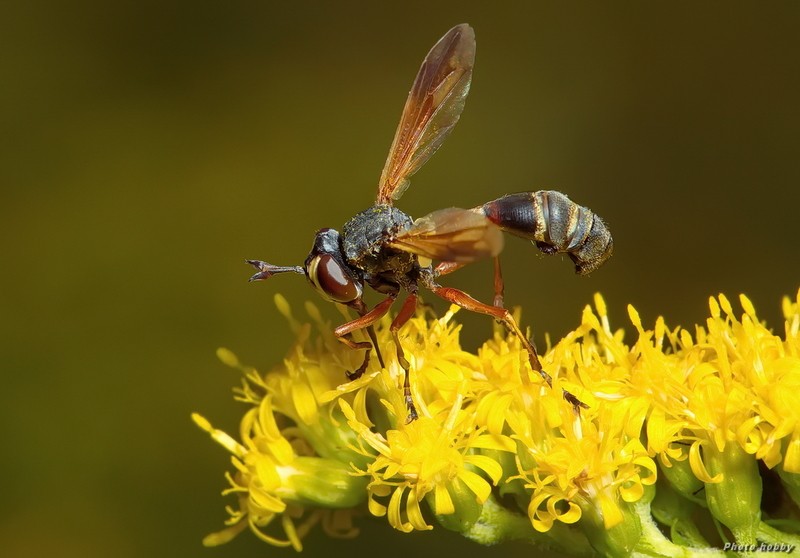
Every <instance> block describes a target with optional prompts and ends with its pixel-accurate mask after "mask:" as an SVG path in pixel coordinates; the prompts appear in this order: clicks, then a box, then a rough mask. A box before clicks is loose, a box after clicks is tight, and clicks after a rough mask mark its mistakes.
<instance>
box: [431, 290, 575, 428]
mask: <svg viewBox="0 0 800 558" xmlns="http://www.w3.org/2000/svg"><path fill="white" fill-rule="evenodd" d="M428 288H430V289H431V290H432V291H433V293H434V294H435V295H437V296H440V297H442V298H443V299H445V300H447V301H450V302H452V303H453V304H456V305H458V306H460V307H461V308H464V309H465V310H469V311H471V312H477V313H479V314H486V315H487V316H491V317H493V318H494V319H496V320H498V321H500V322H502V323H503V324H504V325H505V326H506V327H507V328H508V329H509V330H510V331H512V332H513V333H514V334H515V335H516V336H517V337H518V338H519V340H520V341H521V342H522V344H523V345H524V346H525V348H526V349H527V351H528V361H529V362H530V365H531V368H532V369H533V370H535V371H536V372H538V373H539V375H540V376H541V377H542V379H543V380H544V381H545V382H547V385H548V386H551V387H552V386H553V379H552V378H551V377H550V374H548V373H547V372H545V371H544V370H543V369H542V363H541V361H540V360H539V355H538V354H537V353H536V347H534V346H533V343H531V342H530V340H529V339H528V338H527V337H526V336H525V334H523V333H522V330H521V329H520V328H519V326H518V325H517V322H516V320H514V317H513V316H512V315H511V312H509V311H508V310H506V309H505V308H502V307H497V306H490V305H489V304H484V303H483V302H480V301H478V300H475V299H474V298H472V297H471V296H469V295H468V294H467V293H465V292H464V291H461V290H458V289H454V288H452V287H442V286H439V285H436V284H432V285H428ZM563 392H564V394H563V395H564V399H566V400H567V401H568V402H569V403H571V404H572V406H573V407H574V408H575V411H576V412H579V411H580V409H581V407H582V408H584V409H588V408H589V407H588V405H586V404H585V403H583V402H582V401H581V400H580V399H578V398H577V397H575V396H574V395H573V394H572V393H570V392H568V391H567V390H563Z"/></svg>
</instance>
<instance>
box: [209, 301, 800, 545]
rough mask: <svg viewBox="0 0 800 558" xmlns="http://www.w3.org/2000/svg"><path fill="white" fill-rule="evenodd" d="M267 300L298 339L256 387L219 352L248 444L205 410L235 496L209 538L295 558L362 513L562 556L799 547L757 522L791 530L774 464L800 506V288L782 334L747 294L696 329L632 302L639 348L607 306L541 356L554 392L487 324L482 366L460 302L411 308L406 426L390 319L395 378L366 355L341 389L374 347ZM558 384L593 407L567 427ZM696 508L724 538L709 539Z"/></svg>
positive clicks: (569, 411) (387, 354) (402, 526)
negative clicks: (249, 536)
mask: <svg viewBox="0 0 800 558" xmlns="http://www.w3.org/2000/svg"><path fill="white" fill-rule="evenodd" d="M276 303H277V305H278V308H279V310H280V311H281V313H282V314H283V315H284V316H285V317H286V319H287V320H288V321H289V324H290V327H291V328H292V330H293V331H294V332H295V334H296V337H297V341H296V343H295V344H294V345H293V346H292V348H291V349H290V350H289V352H288V354H287V356H286V358H285V359H284V361H283V363H282V364H281V365H280V366H278V367H276V368H275V369H273V370H271V371H270V372H268V373H266V374H262V373H259V372H257V371H256V370H255V369H252V368H249V367H245V366H242V365H241V364H240V363H239V362H238V359H237V358H236V357H235V356H233V355H232V353H230V352H228V351H224V350H222V351H220V358H221V359H222V360H223V361H225V362H226V363H227V364H229V365H231V366H234V367H236V368H239V369H240V370H241V371H242V373H243V376H244V380H243V383H242V386H241V387H240V388H239V389H238V390H237V391H236V394H237V398H238V399H239V400H241V401H243V402H245V403H246V404H247V405H248V406H249V410H248V411H247V412H246V413H245V415H244V418H243V420H242V425H241V428H240V433H239V440H238V441H237V440H234V438H232V437H230V436H228V435H227V434H224V433H222V432H220V431H218V430H215V429H213V428H212V427H211V425H210V424H209V423H208V422H207V421H206V420H205V419H203V418H202V417H199V416H195V421H196V422H197V423H198V425H200V426H201V427H202V428H203V429H205V430H206V431H208V432H209V433H211V435H212V437H213V438H214V439H215V440H216V441H217V442H219V443H220V444H221V445H223V446H224V447H225V448H226V449H227V450H228V451H229V452H230V453H232V454H233V465H234V470H235V472H234V474H232V475H229V476H228V480H229V483H230V485H231V487H230V488H229V489H228V490H227V491H226V492H227V493H236V494H238V495H239V507H238V508H237V509H233V508H231V509H229V513H230V515H231V519H230V520H229V522H228V525H229V527H228V529H226V530H225V531H223V532H221V533H218V534H216V535H212V536H210V537H209V538H207V540H206V543H207V544H218V543H221V542H225V541H226V540H228V539H229V538H230V537H232V536H233V535H234V534H236V533H238V532H239V531H241V530H242V529H244V528H246V527H247V526H250V528H251V529H252V530H253V531H254V532H256V533H257V534H258V535H259V536H261V537H262V538H263V539H264V540H266V541H268V542H270V543H272V544H276V545H291V546H293V547H294V548H296V549H298V550H299V549H300V548H301V539H302V537H303V535H304V534H305V533H306V532H307V531H308V530H309V529H310V528H311V526H313V525H315V524H317V523H321V524H322V526H323V528H325V530H326V531H327V532H329V533H330V534H332V535H335V536H346V537H349V536H354V535H355V534H356V533H357V530H356V529H355V527H354V526H353V523H352V519H353V517H354V516H355V515H356V514H358V513H361V512H362V511H368V512H369V513H371V514H372V515H374V516H378V517H384V516H385V517H386V518H387V519H388V521H389V523H390V525H392V526H393V527H394V528H395V529H397V530H399V531H403V532H410V531H413V530H428V529H431V528H432V522H431V519H435V520H436V521H437V522H438V523H440V524H441V525H443V526H445V527H446V528H448V529H453V530H456V531H458V532H461V533H463V534H464V535H465V536H467V537H470V538H472V539H474V540H477V541H480V542H482V543H484V544H492V543H497V542H500V541H502V540H506V539H509V538H524V539H527V540H530V541H533V542H540V543H542V544H543V545H545V546H547V547H548V548H558V549H560V550H562V551H563V552H566V553H586V552H590V551H591V550H590V549H592V548H593V549H594V552H598V553H601V554H628V553H631V552H641V553H646V554H649V555H665V556H666V555H669V556H674V555H691V553H692V552H693V550H692V549H693V548H695V549H696V548H703V547H704V548H706V549H707V550H708V547H712V546H718V547H721V546H722V544H723V543H724V542H731V541H735V543H736V544H741V545H750V544H755V543H756V542H758V541H775V542H781V543H786V544H800V539H798V540H795V538H794V535H790V534H787V533H780V532H777V531H776V530H775V529H774V528H773V527H771V526H770V525H768V524H767V523H766V522H765V518H764V517H762V516H763V515H764V514H765V513H766V514H768V515H769V514H773V515H772V516H770V517H769V519H771V520H772V519H780V520H781V521H783V522H784V524H785V523H786V522H787V521H789V522H794V521H796V520H797V517H795V515H794V512H791V511H790V512H787V513H788V515H784V516H775V515H774V514H775V512H774V510H769V511H765V512H763V513H762V511H761V497H762V479H761V473H760V472H759V467H758V464H759V462H760V463H762V464H763V466H765V467H766V468H768V469H774V470H776V472H777V473H778V478H779V479H780V482H781V483H782V484H783V487H784V489H785V491H786V493H787V495H788V497H789V498H791V499H792V500H794V501H795V502H796V503H797V502H800V480H798V479H800V477H799V476H798V473H800V422H799V421H798V416H800V389H798V388H800V293H798V297H797V299H796V300H795V301H789V299H785V300H784V303H783V310H784V315H785V318H786V325H785V331H784V335H783V336H782V337H781V336H778V335H776V334H775V333H773V332H772V331H770V330H769V329H767V327H766V326H765V325H764V324H762V323H761V322H760V321H759V320H758V318H757V316H756V312H755V309H754V307H753V305H752V303H751V302H750V301H749V299H747V298H746V297H744V296H742V297H740V299H739V303H740V305H741V307H742V310H743V312H742V313H741V314H740V315H737V313H736V312H735V311H734V309H733V306H732V305H731V303H730V302H729V300H728V299H727V298H726V297H724V296H723V295H720V296H718V297H716V298H712V299H710V302H709V307H710V317H709V318H708V320H707V321H706V323H705V324H704V325H703V326H697V327H695V328H694V330H693V331H692V332H690V331H689V330H687V329H684V328H681V327H674V328H669V327H668V326H667V325H666V321H665V320H664V319H663V318H660V317H659V318H658V319H656V321H655V323H654V326H653V327H652V329H648V328H647V327H646V326H645V325H644V324H643V322H642V320H641V318H640V317H639V315H638V313H637V312H636V310H635V309H634V308H633V307H629V308H628V314H629V318H630V321H631V323H632V324H633V329H634V330H635V332H636V334H637V335H636V339H635V341H633V342H632V344H627V343H626V340H625V332H624V331H623V330H622V329H612V327H611V320H610V319H609V316H608V312H607V309H606V305H605V302H604V300H603V299H602V297H600V296H599V295H597V296H596V297H595V301H594V303H595V304H594V308H592V307H589V306H587V307H586V308H585V309H584V311H583V314H582V317H581V322H580V324H579V325H578V327H577V328H576V329H575V330H574V331H572V332H570V333H568V334H567V335H566V336H564V338H563V339H561V340H560V341H558V342H557V343H556V344H555V345H554V346H552V347H550V348H549V349H548V350H547V351H546V352H545V353H544V354H543V355H542V363H543V366H544V369H545V370H546V371H547V372H548V373H549V374H550V375H551V376H552V377H553V387H549V386H547V385H546V384H545V383H544V382H542V381H541V378H540V377H539V375H538V374H537V373H534V372H532V371H531V370H530V367H529V364H528V355H527V352H526V349H525V348H524V347H523V346H522V345H521V344H520V342H519V340H518V339H517V338H516V337H515V336H513V335H510V334H508V333H507V332H505V331H504V330H501V329H499V328H495V332H494V335H493V336H492V337H491V338H490V339H489V340H488V341H486V342H485V343H484V344H483V345H482V346H481V347H480V348H479V349H478V350H477V352H476V353H471V352H468V351H465V350H463V349H462V348H461V346H460V342H459V333H460V326H459V325H458V324H457V323H456V321H455V320H454V316H455V315H456V313H457V308H455V307H453V308H451V309H450V310H449V311H448V312H447V313H446V314H445V315H444V316H442V317H441V318H431V317H429V315H427V314H426V313H427V312H428V311H427V310H420V312H419V313H418V315H417V316H416V317H414V318H412V319H411V320H410V321H409V322H408V324H407V325H406V326H405V327H404V328H403V329H402V330H401V332H400V342H401V344H402V346H403V350H404V352H405V354H406V356H407V358H408V360H409V362H410V363H411V380H412V395H413V397H414V401H415V403H416V405H417V407H418V410H419V415H420V417H419V419H418V420H416V421H414V422H411V423H406V414H407V410H406V405H405V402H404V400H403V395H402V389H401V385H402V381H403V369H402V367H401V366H400V364H399V363H398V361H397V357H396V351H395V350H394V347H393V341H392V337H391V335H390V332H389V331H388V330H389V328H388V325H389V323H390V318H389V317H387V318H385V319H384V320H383V321H382V322H381V323H380V324H378V326H377V328H376V330H377V337H378V344H379V347H380V348H381V349H382V354H383V358H384V362H385V367H383V368H381V367H380V366H379V364H378V362H377V359H375V358H373V359H372V361H371V363H370V366H369V368H368V369H367V371H366V373H365V374H363V375H362V377H361V378H359V379H357V380H355V381H347V379H346V377H345V373H346V372H347V371H351V370H354V369H356V368H357V367H358V366H359V365H360V363H361V359H362V358H363V352H361V351H353V350H351V349H349V348H348V347H346V346H345V345H343V344H341V343H340V342H338V340H337V339H336V338H335V336H334V335H333V334H332V328H331V325H330V324H328V323H326V322H325V321H324V320H323V319H322V318H321V316H320V314H319V311H318V310H317V309H316V307H314V306H313V305H310V304H309V305H306V312H307V313H308V315H309V316H310V318H311V322H313V323H314V327H312V325H310V324H308V323H302V322H301V321H299V320H297V319H296V318H294V317H293V315H292V313H291V311H290V309H289V305H288V304H287V303H286V301H285V300H284V299H283V298H282V297H276ZM562 388H563V389H566V390H568V391H570V392H571V393H574V394H576V395H577V396H578V398H579V399H581V401H583V402H585V403H587V405H588V408H586V409H582V410H581V411H580V413H576V411H575V409H574V408H573V407H572V405H571V404H570V403H569V402H567V401H565V400H564V399H563V397H562ZM657 480H658V484H656V481H657ZM501 501H502V504H501ZM703 514H705V515H707V516H708V517H709V524H712V523H711V522H712V521H716V522H718V524H720V525H722V526H724V529H725V530H723V531H720V532H719V533H717V532H713V531H711V532H708V531H707V530H706V531H704V530H703V529H701V528H700V527H698V526H697V525H698V522H697V517H698V516H701V515H703ZM658 524H660V528H659V526H658ZM526 526H527V527H526ZM664 532H669V533H671V539H670V538H669V537H667V536H665V535H664V534H663V533H664ZM720 533H721V535H720ZM720 536H722V538H720ZM729 548H730V547H729Z"/></svg>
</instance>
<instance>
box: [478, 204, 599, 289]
mask: <svg viewBox="0 0 800 558" xmlns="http://www.w3.org/2000/svg"><path fill="white" fill-rule="evenodd" d="M475 211H480V212H481V213H483V214H484V215H486V217H487V218H488V219H489V220H490V221H492V222H493V223H494V224H495V225H497V226H498V227H500V228H501V229H503V230H504V231H506V232H508V233H511V234H513V235H515V236H519V237H521V238H525V239H528V240H530V241H532V242H533V243H534V244H535V245H536V247H537V248H539V250H541V251H542V252H544V253H545V254H555V253H557V252H563V253H566V254H568V255H569V257H570V259H571V260H572V261H573V263H575V272H576V273H579V274H581V275H586V274H587V273H591V272H592V271H594V270H595V269H597V268H598V267H600V265H602V264H603V262H605V261H606V260H607V259H608V258H609V256H611V252H612V251H613V248H614V241H613V239H612V238H611V233H610V232H609V230H608V228H607V227H606V225H605V223H603V220H602V219H600V217H598V216H597V215H595V214H594V213H592V211H591V210H590V209H588V208H586V207H583V206H582V205H578V204H576V203H575V202H573V201H572V200H570V199H569V198H568V197H567V196H565V195H564V194H562V193H561V192H556V191H555V190H539V191H538V192H521V193H518V194H509V195H507V196H503V197H502V198H498V199H496V200H493V201H490V202H488V203H485V204H483V205H482V206H480V207H476V208H475Z"/></svg>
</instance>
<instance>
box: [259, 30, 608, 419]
mask: <svg viewBox="0 0 800 558" xmlns="http://www.w3.org/2000/svg"><path fill="white" fill-rule="evenodd" d="M474 59H475V34H474V32H473V30H472V28H471V27H470V26H469V25H467V24H461V25H457V26H456V27H453V28H452V29H451V30H450V31H448V32H447V33H446V34H445V35H444V37H442V38H441V39H440V40H439V42H437V43H436V44H435V45H434V46H433V48H432V49H431V51H430V52H429V53H428V55H427V56H426V57H425V60H424V61H423V62H422V67H421V68H420V69H419V73H418V74H417V77H416V79H415V80H414V85H413V86H412V88H411V91H410V93H409V95H408V99H407V100H406V104H405V108H404V109H403V115H402V117H401V118H400V124H399V126H398V127H397V132H396V133H395V136H394V141H393V142H392V147H391V149H390V150H389V157H388V158H387V160H386V165H385V166H384V168H383V173H382V174H381V178H380V183H379V186H378V197H377V199H376V200H375V205H373V206H372V207H370V208H369V209H366V210H364V211H362V212H361V213H358V214H357V215H356V216H355V217H353V218H352V219H350V220H349V221H348V222H347V223H345V225H344V226H343V227H342V229H341V232H339V231H337V230H335V229H321V230H319V231H318V232H317V235H316V237H315V239H314V246H313V247H312V249H311V253H310V254H309V255H308V257H307V258H306V261H305V263H304V265H302V266H290V267H280V266H274V265H271V264H268V263H266V262H263V261H258V260H247V262H248V263H249V264H251V265H253V266H254V267H256V268H257V269H258V273H256V274H255V275H253V276H252V277H251V281H259V280H262V279H267V278H269V277H271V276H273V275H274V274H276V273H283V272H289V271H291V272H295V273H300V274H303V275H305V276H306V278H307V279H308V280H309V282H310V283H311V284H312V285H313V286H314V288H315V289H316V290H317V291H318V292H319V293H320V294H321V295H322V296H323V297H324V298H326V299H328V300H330V301H333V302H336V303H339V304H343V305H345V306H348V307H350V308H352V309H353V310H355V312H357V313H358V315H359V317H358V318H356V319H355V320H353V321H350V322H347V323H345V324H343V325H340V326H339V327H337V328H336V330H335V334H336V337H337V338H338V339H339V340H340V341H341V342H342V343H344V344H346V345H347V346H349V347H351V348H353V349H364V350H365V355H364V361H363V363H362V364H361V366H360V367H359V368H358V369H357V370H355V371H353V372H348V373H347V377H348V379H350V380H353V379H355V378H358V377H359V376H361V375H362V374H363V373H364V371H365V370H366V369H367V365H368V364H369V360H370V351H371V349H372V348H373V347H374V348H375V350H376V353H377V356H378V359H379V361H380V363H381V366H383V358H382V356H381V353H380V349H379V348H378V346H377V343H376V336H375V332H374V329H373V324H374V323H375V322H376V321H377V320H379V319H380V318H381V317H382V316H383V315H384V314H386V313H387V312H388V311H389V308H390V307H391V306H392V304H393V303H394V301H395V299H397V298H398V296H400V293H406V295H405V300H404V302H403V304H402V306H401V308H400V311H399V312H398V313H397V315H396V316H395V318H394V320H393V321H392V324H391V327H390V331H391V333H392V335H393V337H394V344H395V348H396V350H397V359H398V361H399V363H400V365H401V366H402V367H403V369H404V370H405V381H404V383H403V393H404V397H405V402H406V405H407V406H408V420H409V422H410V421H413V420H414V419H416V418H417V410H416V407H415V406H414V401H413V399H412V396H411V388H410V382H409V363H408V361H407V360H406V358H405V356H404V354H403V348H402V346H401V345H400V340H399V339H398V331H399V330H400V328H401V327H403V324H405V323H406V322H407V321H408V320H409V318H411V316H412V315H414V312H415V309H416V307H417V304H418V303H419V299H418V292H419V289H420V287H422V288H425V289H427V290H429V291H431V292H433V293H434V294H435V295H437V296H439V297H441V298H443V299H445V300H447V301H449V302H451V303H453V304H456V305H458V306H460V307H462V308H464V309H466V310H470V311H472V312H478V313H481V314H486V315H489V316H491V317H493V318H494V319H495V320H497V321H499V322H501V323H503V324H504V325H505V326H506V327H507V328H508V329H509V331H511V332H513V333H514V334H515V335H516V336H517V337H519V339H520V341H521V342H522V344H523V345H524V346H525V347H526V349H527V352H528V357H529V362H530V365H531V368H532V369H533V370H535V371H536V372H538V373H539V374H540V375H541V376H542V378H543V379H544V380H545V381H546V382H547V383H548V384H549V385H551V386H552V380H551V378H550V376H549V375H548V374H547V373H546V372H545V371H544V370H543V369H542V365H541V363H540V362H539V357H538V356H537V354H536V349H535V348H534V346H533V344H532V343H531V342H530V340H529V339H528V338H527V337H526V336H525V335H524V334H523V332H522V330H521V329H520V328H519V326H518V325H517V323H516V321H515V320H514V318H513V317H512V315H511V313H510V312H509V311H508V310H507V309H506V308H504V306H503V279H502V275H501V272H500V264H499V260H498V254H500V251H501V250H502V248H503V235H502V231H505V232H508V233H511V234H513V235H515V236H519V237H522V238H525V239H528V240H531V241H532V242H533V243H534V244H535V245H536V247H537V248H539V249H540V250H541V251H542V252H544V253H545V254H555V253H566V254H567V255H568V256H569V257H570V258H571V259H572V261H573V262H574V264H575V271H576V272H577V273H579V274H581V275H583V274H587V273H590V272H592V271H594V270H595V269H597V268H598V267H599V266H600V265H601V264H602V263H603V262H604V261H605V260H606V259H608V257H609V256H610V255H611V252H612V249H613V241H612V239H611V234H610V233H609V231H608V229H607V228H606V226H605V224H604V223H603V221H602V220H601V219H600V217H598V216H597V215H595V214H594V213H592V212H591V211H590V210H589V209H587V208H585V207H582V206H580V205H577V204H576V203H574V202H572V201H570V200H569V198H567V196H565V195H564V194H562V193H560V192H556V191H538V192H522V193H518V194H510V195H507V196H503V197H501V198H498V199H496V200H493V201H490V202H488V203H485V204H483V205H481V206H478V207H475V208H472V209H459V208H455V207H451V208H448V209H441V210H439V211H434V212H433V213H431V214H429V215H426V216H425V217H422V218H420V219H417V220H414V219H412V218H411V217H409V216H408V215H406V214H405V213H403V212H402V211H400V210H399V209H397V208H396V207H394V202H395V200H397V199H399V198H400V196H401V195H402V194H403V192H404V191H405V190H406V188H407V187H408V184H409V178H410V177H411V176H412V175H413V174H414V173H415V172H416V171H417V170H419V168H420V167H421V166H422V165H423V164H425V162H426V161H427V160H428V159H429V158H430V157H431V155H433V154H434V153H435V152H436V150H437V149H438V148H439V146H440V145H441V144H442V142H443V141H444V140H445V138H447V136H448V135H449V134H450V132H451V131H452V130H453V127H454V126H455V125H456V122H458V119H459V117H460V116H461V111H462V110H463V109H464V102H465V100H466V98H467V93H468V92H469V87H470V81H471V78H472V66H473V62H474ZM420 258H422V260H421V259H420ZM481 258H494V262H495V265H494V270H495V271H494V276H495V277H494V290H495V297H494V301H493V304H485V303H482V302H479V301H477V300H475V299H474V298H472V297H471V296H470V295H468V294H467V293H465V292H463V291H460V290H458V289H454V288H452V287H443V286H441V285H440V284H439V283H438V280H439V277H441V276H442V275H445V274H447V273H451V272H453V271H455V270H457V269H459V268H461V267H463V266H464V265H466V264H468V263H471V262H474V261H476V260H479V259H481ZM432 261H435V262H438V263H437V264H435V265H433V264H431V263H430V262H432ZM365 285H369V286H370V287H371V288H372V289H374V290H375V291H377V292H378V293H381V294H382V295H384V296H385V297H386V298H384V299H383V300H382V301H381V302H379V303H378V304H377V305H376V306H374V307H373V308H371V309H370V308H368V307H367V305H366V304H365V303H364V300H363V294H364V287H365ZM360 329H366V331H367V333H368V335H369V338H370V339H371V342H370V341H356V340H354V339H352V337H351V335H350V334H351V333H353V332H354V331H356V330H360ZM563 395H564V398H565V399H566V400H567V401H569V402H570V403H571V404H572V405H573V406H574V407H575V409H576V411H577V410H578V409H579V408H580V407H585V405H584V404H583V403H582V402H581V401H579V400H578V398H577V397H575V396H574V395H572V394H571V393H569V392H567V391H564V394H563Z"/></svg>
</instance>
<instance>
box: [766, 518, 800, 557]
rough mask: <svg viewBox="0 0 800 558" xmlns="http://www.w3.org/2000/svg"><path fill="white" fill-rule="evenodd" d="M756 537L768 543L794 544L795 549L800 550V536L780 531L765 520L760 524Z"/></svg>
mask: <svg viewBox="0 0 800 558" xmlns="http://www.w3.org/2000/svg"><path fill="white" fill-rule="evenodd" d="M756 537H758V540H759V541H761V542H763V543H766V544H787V545H793V546H794V547H795V550H796V551H798V552H800V536H798V535H793V534H790V533H785V532H783V531H780V530H778V529H776V528H774V527H772V526H771V525H768V524H767V523H765V522H763V521H761V522H759V524H758V528H757V531H756Z"/></svg>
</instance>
